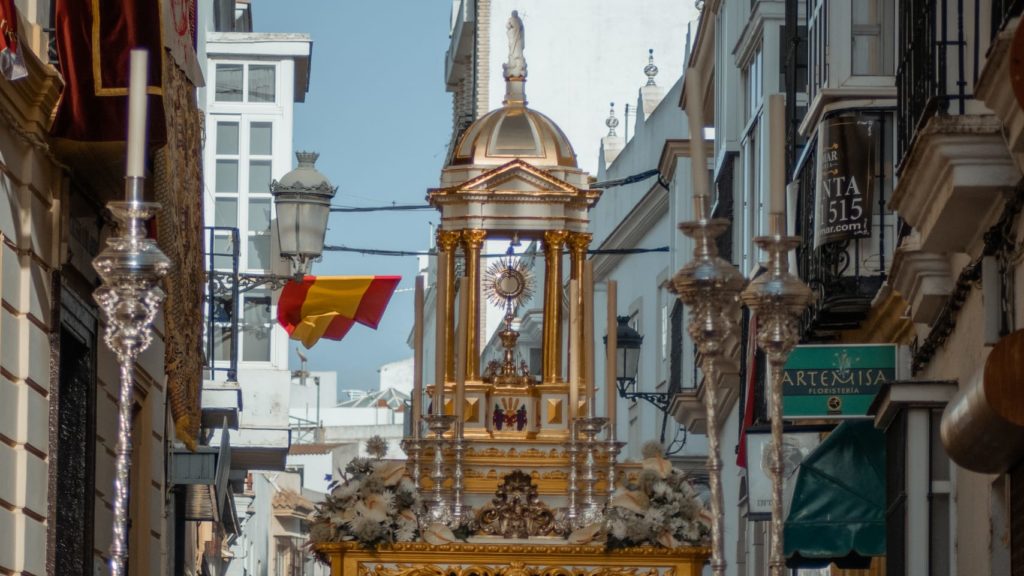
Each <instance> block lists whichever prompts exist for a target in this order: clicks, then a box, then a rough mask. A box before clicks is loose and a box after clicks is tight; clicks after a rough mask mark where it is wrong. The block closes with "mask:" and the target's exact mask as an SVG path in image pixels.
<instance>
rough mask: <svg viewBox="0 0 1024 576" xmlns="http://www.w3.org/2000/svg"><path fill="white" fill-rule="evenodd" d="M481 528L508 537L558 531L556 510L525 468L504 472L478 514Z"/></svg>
mask: <svg viewBox="0 0 1024 576" xmlns="http://www.w3.org/2000/svg"><path fill="white" fill-rule="evenodd" d="M477 523H478V524H479V526H480V531H481V532H482V533H484V534H489V535H492V536H502V537H505V538H530V537H532V536H548V535H551V534H557V533H558V527H557V524H556V522H555V514H554V512H552V511H551V509H550V508H548V507H547V505H546V504H544V503H543V502H541V500H540V498H539V497H538V496H537V485H536V484H534V482H533V478H531V477H530V475H529V474H527V473H525V472H523V471H522V470H514V471H512V472H510V473H508V474H506V475H505V477H504V479H503V480H502V483H501V484H500V485H499V486H498V489H497V491H495V493H494V498H493V499H492V500H491V502H490V503H489V504H488V505H487V506H485V507H484V508H482V509H481V510H480V512H479V513H478V514H477Z"/></svg>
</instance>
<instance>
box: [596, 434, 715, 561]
mask: <svg viewBox="0 0 1024 576" xmlns="http://www.w3.org/2000/svg"><path fill="white" fill-rule="evenodd" d="M654 444H657V443H654ZM643 452H644V456H645V459H644V461H643V470H642V471H641V473H640V476H639V481H638V482H637V483H636V484H632V485H629V486H625V487H620V488H619V490H618V492H617V493H616V494H615V497H614V498H613V499H612V501H611V502H610V503H609V506H608V512H607V514H606V517H605V524H604V528H605V532H606V534H605V537H606V547H607V548H608V549H616V548H628V547H632V546H658V547H665V548H676V547H679V546H699V545H704V544H707V542H708V539H709V537H710V535H711V522H710V514H709V513H708V511H707V510H706V509H705V508H704V505H703V504H702V503H701V501H700V499H699V498H698V494H697V491H696V489H695V488H694V487H693V484H692V482H691V481H690V479H689V477H688V476H687V475H686V473H684V472H683V471H681V470H677V469H675V468H673V467H672V464H671V463H670V462H669V461H668V460H666V459H664V458H663V457H662V456H661V446H660V444H658V445H656V446H649V445H648V446H644V451H643Z"/></svg>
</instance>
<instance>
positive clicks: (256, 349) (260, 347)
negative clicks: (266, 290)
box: [242, 296, 271, 362]
mask: <svg viewBox="0 0 1024 576" xmlns="http://www.w3.org/2000/svg"><path fill="white" fill-rule="evenodd" d="M242 322H243V326H242V360H243V361H245V362H267V361H269V360H270V332H271V326H270V297H269V296H248V297H246V298H245V300H243V305H242Z"/></svg>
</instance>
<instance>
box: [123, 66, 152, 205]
mask: <svg viewBox="0 0 1024 576" xmlns="http://www.w3.org/2000/svg"><path fill="white" fill-rule="evenodd" d="M148 65H149V53H148V52H147V51H146V50H141V49H135V50H132V53H131V76H130V77H129V83H128V161H127V164H128V166H127V171H126V173H125V175H126V176H127V177H128V178H143V177H145V175H146V173H145V164H146V84H147V81H148V77H147V66H148ZM131 189H132V188H131V187H129V190H131ZM133 200H134V201H138V200H141V198H131V197H129V198H128V201H133Z"/></svg>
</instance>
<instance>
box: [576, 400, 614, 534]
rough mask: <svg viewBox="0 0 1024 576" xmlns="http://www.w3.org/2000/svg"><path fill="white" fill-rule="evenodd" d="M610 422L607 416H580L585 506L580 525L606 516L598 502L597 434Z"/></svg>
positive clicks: (580, 515) (581, 512)
mask: <svg viewBox="0 0 1024 576" xmlns="http://www.w3.org/2000/svg"><path fill="white" fill-rule="evenodd" d="M607 422H608V419H607V418H600V417H597V418H580V419H579V420H577V425H578V427H579V430H580V432H582V433H583V437H584V438H585V440H584V441H583V449H584V452H583V508H582V510H580V511H579V520H578V522H579V525H580V526H581V527H582V526H589V525H590V524H594V523H596V522H600V521H601V520H602V519H603V518H604V514H603V513H602V510H601V505H600V504H599V503H598V502H597V496H596V486H597V435H598V434H599V433H600V432H601V429H602V428H604V425H605V424H606V423H607Z"/></svg>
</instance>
